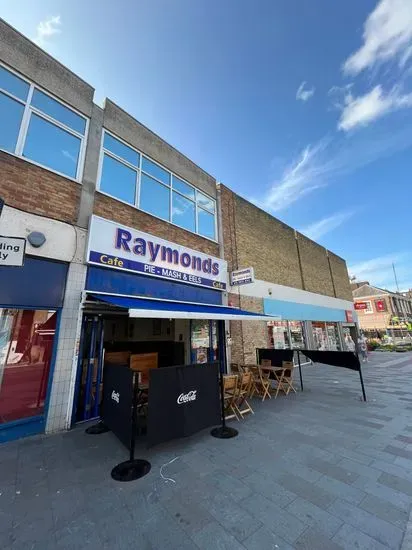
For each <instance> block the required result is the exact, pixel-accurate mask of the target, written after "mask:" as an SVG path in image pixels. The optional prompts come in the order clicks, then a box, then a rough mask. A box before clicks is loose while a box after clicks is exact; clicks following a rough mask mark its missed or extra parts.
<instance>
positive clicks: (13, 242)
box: [0, 235, 26, 267]
mask: <svg viewBox="0 0 412 550" xmlns="http://www.w3.org/2000/svg"><path fill="white" fill-rule="evenodd" d="M25 252H26V239H23V238H22V237H5V236H3V235H0V267H3V266H8V267H11V266H19V267H21V266H22V265H24V255H25Z"/></svg>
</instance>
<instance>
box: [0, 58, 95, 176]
mask: <svg viewBox="0 0 412 550" xmlns="http://www.w3.org/2000/svg"><path fill="white" fill-rule="evenodd" d="M0 120H1V126H0V149H3V150H4V151H7V152H8V153H13V154H16V155H19V156H23V157H25V158H26V159H28V160H31V161H33V162H35V163H37V164H40V165H41V166H44V167H46V168H50V169H51V170H54V171H56V172H58V173H59V174H62V175H64V176H68V177H70V178H73V179H77V180H78V179H80V174H81V169H82V157H83V150H84V147H85V135H86V129H87V119H86V118H85V117H84V116H82V115H80V114H78V113H76V112H75V111H73V109H70V108H69V107H66V106H65V105H63V104H62V103H61V102H60V101H57V100H55V99H53V98H52V97H50V96H49V95H48V94H46V93H44V92H42V91H41V90H39V89H38V88H37V87H36V86H35V85H34V84H30V83H29V82H27V81H26V80H23V79H22V78H19V77H18V76H17V75H15V74H14V73H12V72H11V71H9V70H7V69H6V68H5V67H2V66H0Z"/></svg>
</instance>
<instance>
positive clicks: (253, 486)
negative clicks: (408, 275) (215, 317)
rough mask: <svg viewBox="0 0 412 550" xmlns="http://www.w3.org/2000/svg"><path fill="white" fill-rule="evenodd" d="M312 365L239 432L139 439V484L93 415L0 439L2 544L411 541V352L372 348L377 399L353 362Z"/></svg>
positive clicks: (395, 545)
mask: <svg viewBox="0 0 412 550" xmlns="http://www.w3.org/2000/svg"><path fill="white" fill-rule="evenodd" d="M296 374H297V373H296ZM303 376H304V383H305V391H304V392H303V393H300V392H298V393H297V394H296V395H289V396H288V397H279V398H278V399H276V400H274V399H272V400H270V401H265V402H264V403H260V402H259V401H256V400H254V402H253V406H254V409H255V415H253V416H250V417H248V418H246V419H245V420H244V421H243V422H242V423H236V428H238V429H239V436H238V437H237V438H235V439H231V440H217V439H214V438H212V437H210V435H209V431H208V430H206V431H205V432H203V433H201V434H197V435H196V436H194V437H192V438H189V439H185V440H180V441H174V442H171V443H169V444H167V445H161V446H159V447H155V448H153V449H151V450H147V449H145V448H144V447H143V446H140V447H139V448H138V450H137V456H138V457H141V458H147V459H148V460H150V462H151V463H152V470H151V472H150V474H149V475H148V476H146V477H145V478H143V479H141V480H138V481H135V482H131V483H117V482H115V481H113V480H112V479H111V477H110V470H111V468H112V467H113V466H115V465H116V464H117V463H118V462H121V461H123V460H125V459H126V458H127V451H126V449H125V448H124V447H123V446H122V445H121V444H120V443H119V441H118V440H117V439H116V438H115V437H114V435H113V434H111V433H107V434H103V435H99V436H87V435H86V434H85V433H84V426H83V427H79V428H77V429H75V430H73V431H71V432H68V433H64V434H59V435H54V436H50V437H46V436H43V437H36V438H30V439H25V440H21V441H18V442H12V443H8V444H4V445H2V446H0V548H1V549H25V550H26V549H35V548H36V549H39V550H40V549H41V550H48V549H53V550H54V549H57V550H60V549H76V550H79V549H83V548H90V549H102V548H104V549H116V550H117V549H128V550H129V549H139V550H146V549H155V550H160V549H163V548H168V549H170V550H174V549H176V550H177V549H179V550H186V549H187V550H199V549H201V550H211V549H214V548H216V549H219V550H235V549H242V550H245V549H247V550H266V549H268V550H270V549H281V550H282V549H283V550H291V549H300V550H303V549H306V550H309V549H313V550H323V549H326V550H338V549H342V548H344V549H348V550H349V549H350V550H353V549H355V548H358V549H373V550H380V549H387V548H391V549H399V548H401V546H402V541H403V538H404V533H405V531H406V528H407V524H408V518H409V512H410V509H411V504H412V354H406V353H404V354H402V355H401V354H395V353H392V354H390V353H375V354H372V358H371V361H370V363H368V364H367V365H365V366H364V378H365V385H366V392H367V396H368V403H366V404H365V403H363V402H362V401H361V399H360V396H361V389H360V383H359V377H358V374H357V373H356V372H353V371H350V370H346V369H340V368H333V367H326V366H321V365H318V366H312V367H307V368H304V373H303ZM296 385H297V386H298V376H296ZM409 547H410V546H407V538H405V545H404V548H409Z"/></svg>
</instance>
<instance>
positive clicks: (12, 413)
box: [0, 256, 68, 442]
mask: <svg viewBox="0 0 412 550" xmlns="http://www.w3.org/2000/svg"><path fill="white" fill-rule="evenodd" d="M67 267H68V266H67V264H65V263H63V262H55V261H49V260H45V259H40V258H35V257H29V256H27V257H26V259H25V262H24V265H23V266H19V267H0V442H2V441H7V440H10V439H16V438H18V437H22V436H25V435H31V434H35V433H41V432H43V431H44V430H45V423H46V417H47V409H48V400H49V395H50V389H51V382H52V374H53V368H54V361H55V356H56V347H57V339H58V327H59V320H60V313H61V308H62V307H63V298H64V290H65V284H66V276H67Z"/></svg>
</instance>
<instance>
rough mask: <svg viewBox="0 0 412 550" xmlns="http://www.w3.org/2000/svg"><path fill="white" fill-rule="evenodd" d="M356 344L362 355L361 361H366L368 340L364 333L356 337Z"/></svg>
mask: <svg viewBox="0 0 412 550" xmlns="http://www.w3.org/2000/svg"><path fill="white" fill-rule="evenodd" d="M358 346H359V352H360V355H361V357H362V361H363V362H364V363H365V362H368V342H367V340H366V338H365V336H364V334H361V335H360V336H359V338H358Z"/></svg>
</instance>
